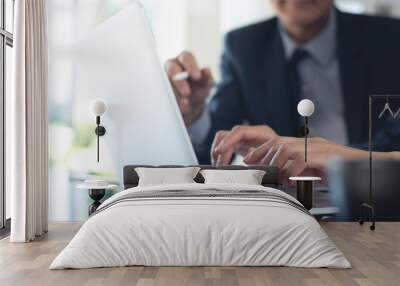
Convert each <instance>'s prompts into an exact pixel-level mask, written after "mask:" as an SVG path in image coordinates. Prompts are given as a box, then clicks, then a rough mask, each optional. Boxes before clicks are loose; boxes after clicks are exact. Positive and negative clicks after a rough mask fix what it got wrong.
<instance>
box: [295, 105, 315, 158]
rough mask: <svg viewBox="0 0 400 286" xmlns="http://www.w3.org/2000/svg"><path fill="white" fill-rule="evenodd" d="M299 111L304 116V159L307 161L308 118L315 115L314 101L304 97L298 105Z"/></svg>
mask: <svg viewBox="0 0 400 286" xmlns="http://www.w3.org/2000/svg"><path fill="white" fill-rule="evenodd" d="M297 111H298V112H299V114H300V115H301V116H303V117H304V159H305V162H306V163H307V137H308V131H309V129H308V118H309V117H310V116H311V115H313V113H314V111H315V105H314V102H312V101H311V100H309V99H303V100H302V101H300V102H299V104H298V105H297Z"/></svg>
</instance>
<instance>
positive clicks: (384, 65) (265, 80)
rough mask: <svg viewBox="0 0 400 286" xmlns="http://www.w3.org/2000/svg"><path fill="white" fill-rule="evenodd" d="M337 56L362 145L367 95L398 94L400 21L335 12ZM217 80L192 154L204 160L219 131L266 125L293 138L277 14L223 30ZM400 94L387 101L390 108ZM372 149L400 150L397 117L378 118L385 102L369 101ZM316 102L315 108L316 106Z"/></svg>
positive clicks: (294, 120)
mask: <svg viewBox="0 0 400 286" xmlns="http://www.w3.org/2000/svg"><path fill="white" fill-rule="evenodd" d="M336 30H337V41H336V42H337V57H338V62H339V71H340V79H341V86H342V94H343V97H344V105H345V122H346V125H347V130H348V136H349V142H350V144H351V145H353V146H357V147H361V148H367V146H368V145H367V141H368V95H372V94H400V21H398V20H394V19H388V18H382V17H372V16H365V15H352V14H347V13H343V12H340V11H337V29H336ZM221 69H222V70H221V75H222V80H221V82H220V84H219V85H218V91H217V93H216V95H215V97H214V98H213V99H212V100H211V102H210V103H209V110H210V112H211V118H212V127H211V130H210V133H209V135H208V138H207V139H206V140H205V142H204V144H203V145H202V146H199V148H197V150H196V153H197V155H198V158H199V161H200V162H201V163H209V161H210V155H209V154H210V146H211V143H212V141H213V138H214V135H215V133H216V132H217V131H218V130H229V129H231V128H232V127H233V126H234V125H238V124H243V123H244V122H245V123H248V124H251V125H257V124H268V125H270V126H271V127H272V128H273V129H274V130H276V131H277V133H278V134H280V135H282V136H296V135H297V133H298V131H297V130H298V128H299V126H298V122H299V118H298V116H299V115H298V114H297V112H296V111H295V110H294V109H293V108H294V107H293V101H292V103H291V100H290V98H289V95H288V91H287V81H286V77H287V75H286V73H287V72H286V69H287V68H286V59H285V57H284V50H283V44H282V41H281V37H280V34H279V31H278V22H277V19H276V18H273V19H271V20H267V21H264V22H261V23H257V24H254V25H251V26H247V27H244V28H240V29H238V30H235V31H232V32H230V33H228V34H227V36H226V38H225V50H224V53H223V57H222V67H221ZM399 103H400V100H398V101H397V103H395V101H393V103H392V104H391V106H392V107H393V108H394V109H395V111H396V110H397V108H398V107H399ZM374 106H376V108H374V109H376V110H375V111H374V117H375V118H376V120H374V128H373V134H374V141H373V147H374V149H375V150H381V151H389V150H391V151H392V150H399V149H400V118H399V119H397V120H383V119H382V120H378V119H377V116H378V115H377V114H379V113H378V112H379V111H381V110H382V109H383V106H384V101H381V102H375V103H374ZM316 108H318V106H317V107H316Z"/></svg>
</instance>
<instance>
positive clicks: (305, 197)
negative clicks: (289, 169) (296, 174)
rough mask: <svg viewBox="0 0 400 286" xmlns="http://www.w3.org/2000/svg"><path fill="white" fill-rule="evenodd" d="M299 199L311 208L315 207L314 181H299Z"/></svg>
mask: <svg viewBox="0 0 400 286" xmlns="http://www.w3.org/2000/svg"><path fill="white" fill-rule="evenodd" d="M297 200H298V201H299V202H301V203H302V204H303V206H304V207H305V208H306V209H307V210H310V209H312V207H313V181H297Z"/></svg>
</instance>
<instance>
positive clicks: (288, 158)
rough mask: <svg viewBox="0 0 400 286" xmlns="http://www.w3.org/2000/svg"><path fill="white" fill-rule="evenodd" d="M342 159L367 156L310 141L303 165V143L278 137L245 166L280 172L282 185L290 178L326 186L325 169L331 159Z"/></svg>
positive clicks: (319, 140)
mask: <svg viewBox="0 0 400 286" xmlns="http://www.w3.org/2000/svg"><path fill="white" fill-rule="evenodd" d="M333 156H337V157H341V158H343V159H361V158H367V157H368V152H366V151H363V150H359V149H354V148H350V147H346V146H343V145H340V144H337V143H334V142H331V141H328V140H325V139H323V138H310V139H309V145H308V160H307V163H306V162H305V159H304V157H305V155H304V139H303V138H291V137H277V138H275V139H274V140H270V141H269V142H266V143H264V144H263V145H261V146H259V147H258V148H257V149H254V150H253V151H252V152H250V153H249V154H247V156H246V157H245V160H244V161H245V162H246V163H247V164H260V163H262V164H267V165H269V164H271V163H272V165H274V166H277V167H278V168H279V169H280V180H281V182H288V181H289V178H290V177H296V176H318V177H322V181H323V183H324V182H326V167H327V165H328V162H329V160H330V159H331V158H332V157H333Z"/></svg>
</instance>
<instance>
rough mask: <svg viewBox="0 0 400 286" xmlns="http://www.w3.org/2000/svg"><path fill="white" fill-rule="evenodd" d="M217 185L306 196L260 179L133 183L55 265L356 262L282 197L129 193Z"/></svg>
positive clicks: (107, 203)
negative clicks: (268, 185) (261, 183)
mask: <svg viewBox="0 0 400 286" xmlns="http://www.w3.org/2000/svg"><path fill="white" fill-rule="evenodd" d="M211 189H213V190H214V192H215V190H217V191H221V192H223V191H230V192H232V191H235V192H237V191H240V190H254V191H265V192H267V193H268V194H269V195H271V196H279V197H284V198H286V199H289V200H291V201H292V202H293V203H297V204H299V203H298V202H297V201H296V200H295V199H294V198H292V197H291V196H289V195H287V194H285V193H283V192H281V191H279V190H276V189H272V188H266V187H262V186H254V185H231V184H179V185H164V186H143V187H136V188H132V189H128V190H125V191H123V192H120V193H118V194H116V195H114V196H113V197H111V198H110V199H108V200H107V201H105V202H104V203H103V204H102V205H101V206H100V208H99V210H100V211H99V212H98V213H97V214H95V215H94V216H92V217H91V218H89V220H88V221H86V222H85V224H84V225H83V226H82V227H81V229H80V230H79V232H78V233H77V234H76V235H75V237H74V238H73V239H72V241H71V242H70V243H69V244H68V246H67V247H66V248H65V249H64V250H63V251H62V252H61V253H60V254H59V255H58V257H57V258H56V259H55V260H54V261H53V263H52V264H51V266H50V269H63V268H91V267H113V266H127V265H145V266H189V265H190V266H194V265H199V266H200V265H202V266H204V265H218V266H242V265H243V266H244V265H247V266H294V267H332V268H349V267H350V263H349V262H348V261H347V259H346V258H345V257H344V255H343V254H342V252H341V251H340V250H338V249H337V247H336V246H335V244H334V243H333V242H332V241H331V240H330V239H329V237H328V236H327V235H326V233H325V232H324V231H323V229H322V228H321V227H320V225H319V224H318V222H317V221H316V220H315V219H314V218H313V217H312V216H310V215H309V214H307V213H306V212H303V211H302V210H300V209H299V208H296V207H294V206H292V205H290V204H287V203H282V201H279V200H276V201H274V199H272V200H265V199H262V198H254V197H253V198H252V197H250V196H249V197H248V198H246V197H235V196H233V197H187V196H186V197H184V196H182V197H172V198H149V199H143V198H142V199H133V200H121V198H124V197H129V196H130V195H132V194H133V195H137V194H138V193H137V192H144V191H152V192H154V191H160V192H163V191H168V190H182V191H185V190H186V191H196V192H202V193H207V192H208V191H209V190H211ZM140 194H145V193H140ZM120 200H121V201H120Z"/></svg>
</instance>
